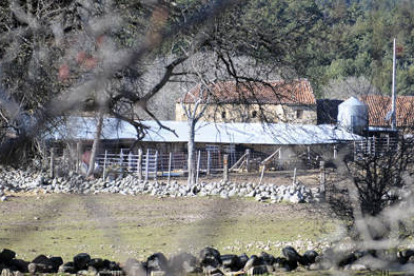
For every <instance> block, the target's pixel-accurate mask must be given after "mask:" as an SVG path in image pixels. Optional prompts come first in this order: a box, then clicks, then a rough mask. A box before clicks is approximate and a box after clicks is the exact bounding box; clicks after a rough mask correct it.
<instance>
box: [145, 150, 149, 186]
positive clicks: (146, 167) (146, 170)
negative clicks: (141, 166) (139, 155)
mask: <svg viewBox="0 0 414 276" xmlns="http://www.w3.org/2000/svg"><path fill="white" fill-rule="evenodd" d="M148 169H149V149H147V156H146V157H145V181H148Z"/></svg>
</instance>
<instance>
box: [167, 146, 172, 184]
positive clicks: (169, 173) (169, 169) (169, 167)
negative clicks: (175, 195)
mask: <svg viewBox="0 0 414 276" xmlns="http://www.w3.org/2000/svg"><path fill="white" fill-rule="evenodd" d="M171 163H172V152H170V156H169V157H168V184H170V182H171Z"/></svg>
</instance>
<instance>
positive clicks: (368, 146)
mask: <svg viewBox="0 0 414 276" xmlns="http://www.w3.org/2000/svg"><path fill="white" fill-rule="evenodd" d="M367 149H368V154H369V155H371V139H370V138H368V141H367Z"/></svg>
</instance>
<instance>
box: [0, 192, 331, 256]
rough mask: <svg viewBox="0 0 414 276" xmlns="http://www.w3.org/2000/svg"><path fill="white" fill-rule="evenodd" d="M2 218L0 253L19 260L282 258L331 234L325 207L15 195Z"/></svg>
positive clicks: (244, 201)
mask: <svg viewBox="0 0 414 276" xmlns="http://www.w3.org/2000/svg"><path fill="white" fill-rule="evenodd" d="M0 214H1V215H0V216H1V220H0V221H1V223H0V244H1V246H2V247H5V248H10V249H12V250H15V251H16V252H17V253H18V257H22V258H24V259H31V258H34V257H35V256H37V255H39V254H46V255H59V256H62V257H63V258H64V259H65V260H68V259H71V257H72V256H74V255H75V254H77V253H80V252H87V253H89V254H91V255H92V256H94V257H105V258H111V259H113V260H117V261H122V260H125V259H126V258H128V257H134V258H138V259H143V258H146V257H148V256H149V255H150V254H152V253H154V252H163V253H165V254H167V255H168V254H173V253H175V252H179V251H190V252H192V253H194V254H195V253H197V252H198V250H200V249H201V248H202V247H205V246H214V247H216V248H218V249H219V250H220V251H221V252H222V253H231V252H232V253H233V252H234V253H243V252H246V253H248V254H253V253H256V254H258V253H260V252H261V251H267V252H269V253H273V254H276V255H280V249H281V246H284V245H286V244H292V245H294V246H298V249H299V250H302V251H303V250H306V249H307V248H308V247H317V246H320V245H322V243H323V241H324V238H325V237H327V236H328V233H330V232H331V231H332V230H333V228H334V227H333V225H334V222H333V221H331V220H330V219H329V218H328V217H327V215H326V208H324V207H323V206H322V207H316V206H314V205H311V204H297V205H293V204H270V203H263V202H256V201H254V200H250V199H220V198H200V197H194V198H155V197H150V196H122V195H62V194H54V195H33V194H26V195H23V194H18V195H15V196H13V197H10V198H9V199H8V200H7V201H5V202H2V203H0Z"/></svg>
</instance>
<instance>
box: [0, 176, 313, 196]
mask: <svg viewBox="0 0 414 276" xmlns="http://www.w3.org/2000/svg"><path fill="white" fill-rule="evenodd" d="M1 175H2V177H1V180H0V198H1V200H2V201H4V200H5V199H6V198H4V192H5V191H8V192H20V191H41V190H42V191H44V192H46V193H66V194H69V193H75V194H76V193H79V194H97V193H119V194H123V195H138V194H148V195H152V196H158V197H189V196H196V195H197V196H218V197H222V198H230V197H252V198H255V199H256V200H257V201H263V200H269V201H271V202H273V203H276V202H282V201H285V202H291V203H304V202H308V203H309V202H315V201H316V202H318V201H319V200H320V199H321V194H320V193H319V189H318V188H312V189H310V188H308V187H306V186H305V185H303V184H300V183H296V184H295V185H290V186H285V185H281V186H279V185H277V184H276V183H272V184H268V183H264V184H261V185H255V184H254V183H232V182H228V181H227V182H224V181H220V182H201V183H198V184H196V185H192V186H190V185H180V184H178V183H177V182H176V181H173V182H171V183H170V184H168V183H165V182H158V181H154V182H148V181H147V182H144V181H140V180H139V179H138V178H137V177H136V176H134V175H128V176H126V177H123V178H116V179H86V178H85V177H84V176H82V175H76V174H75V173H70V174H69V175H68V176H67V177H58V178H53V179H51V178H48V177H46V176H45V175H42V174H39V175H37V176H33V175H32V174H30V173H24V172H20V171H8V172H4V171H3V172H2V173H1Z"/></svg>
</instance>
